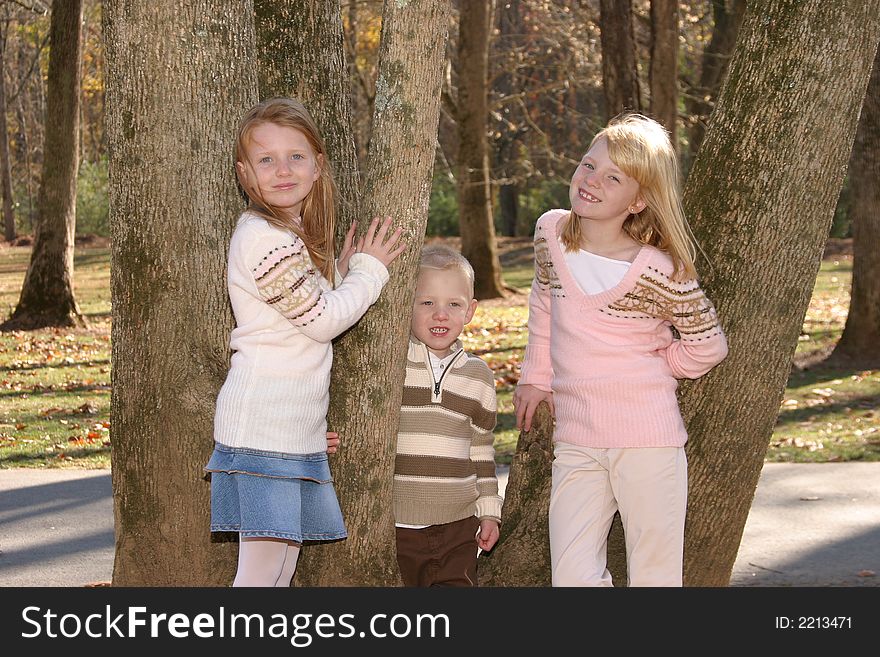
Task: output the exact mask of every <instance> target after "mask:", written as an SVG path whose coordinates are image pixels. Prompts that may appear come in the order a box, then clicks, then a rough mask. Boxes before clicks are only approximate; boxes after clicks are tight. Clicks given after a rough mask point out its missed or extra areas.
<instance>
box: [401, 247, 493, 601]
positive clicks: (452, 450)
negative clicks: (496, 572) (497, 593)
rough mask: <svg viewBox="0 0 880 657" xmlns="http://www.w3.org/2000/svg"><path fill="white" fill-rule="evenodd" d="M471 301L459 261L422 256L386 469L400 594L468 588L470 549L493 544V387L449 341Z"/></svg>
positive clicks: (473, 568) (472, 574) (472, 582)
mask: <svg viewBox="0 0 880 657" xmlns="http://www.w3.org/2000/svg"><path fill="white" fill-rule="evenodd" d="M473 296H474V270H473V268H472V267H471V265H470V263H469V262H468V261H467V260H466V259H465V258H464V257H463V256H462V255H461V254H460V253H458V252H457V251H455V250H454V249H450V248H448V247H445V246H426V247H425V248H424V249H422V254H421V261H420V263H419V277H418V281H417V283H416V294H415V300H414V301H413V314H412V324H411V335H410V341H409V350H408V352H407V363H406V380H405V382H404V388H403V402H402V408H401V413H400V428H399V429H398V434H397V458H396V460H395V464H394V517H395V521H396V525H397V530H396V531H397V563H398V565H399V567H400V572H401V575H402V576H403V583H404V585H405V586H476V585H477V547H479V548H481V549H483V550H491V549H492V547H493V546H494V545H495V542H496V541H497V540H498V526H499V523H500V522H501V501H502V500H501V497H500V496H499V495H498V479H497V478H496V477H495V449H494V447H493V446H492V440H493V434H492V430H493V429H494V428H495V412H496V400H495V381H494V378H493V376H492V370H490V369H489V367H488V366H487V365H486V363H484V362H483V361H482V360H480V359H479V358H477V357H476V356H471V355H470V354H467V353H465V352H464V351H463V350H462V345H461V341H460V340H459V339H458V336H459V335H460V334H461V331H462V329H463V328H464V326H465V324H467V323H468V322H469V321H471V318H472V317H473V316H474V311H475V310H476V308H477V300H476V299H474V298H473ZM478 533H479V537H477V534H478Z"/></svg>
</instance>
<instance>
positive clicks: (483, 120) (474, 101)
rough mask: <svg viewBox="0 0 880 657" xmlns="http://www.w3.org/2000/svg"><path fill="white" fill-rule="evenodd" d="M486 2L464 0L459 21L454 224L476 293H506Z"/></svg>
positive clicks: (488, 6)
mask: <svg viewBox="0 0 880 657" xmlns="http://www.w3.org/2000/svg"><path fill="white" fill-rule="evenodd" d="M491 13H492V12H491V3H490V2H467V1H466V2H462V3H460V9H459V20H458V103H457V108H456V122H457V126H458V160H457V162H458V175H457V176H456V181H455V182H456V188H457V189H456V191H457V196H458V225H459V230H460V232H461V253H462V255H463V256H464V257H465V258H467V259H468V260H469V261H470V263H471V266H473V268H474V277H475V280H474V296H475V297H476V298H477V299H494V298H497V297H502V296H504V287H503V284H502V283H501V262H500V261H499V260H498V246H497V244H496V240H495V222H494V219H493V218H492V188H491V186H490V184H489V148H488V142H487V137H486V133H487V131H488V126H487V120H488V114H489V110H488V82H487V78H488V74H489V26H490V20H489V18H490V16H491Z"/></svg>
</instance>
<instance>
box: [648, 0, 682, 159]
mask: <svg viewBox="0 0 880 657" xmlns="http://www.w3.org/2000/svg"><path fill="white" fill-rule="evenodd" d="M650 78H651V113H652V114H653V115H654V118H655V119H657V120H658V121H660V123H662V124H663V126H664V127H665V128H666V129H667V130H668V131H669V138H670V139H671V140H672V145H673V146H674V147H675V148H676V149H677V148H678V0H651V69H650Z"/></svg>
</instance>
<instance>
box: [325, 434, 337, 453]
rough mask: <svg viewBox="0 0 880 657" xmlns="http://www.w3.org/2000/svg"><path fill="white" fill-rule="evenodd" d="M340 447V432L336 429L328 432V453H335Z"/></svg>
mask: <svg viewBox="0 0 880 657" xmlns="http://www.w3.org/2000/svg"><path fill="white" fill-rule="evenodd" d="M338 449H339V434H338V433H336V432H335V431H328V432H327V453H328V454H335V453H336V450H338Z"/></svg>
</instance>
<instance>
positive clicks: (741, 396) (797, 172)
mask: <svg viewBox="0 0 880 657" xmlns="http://www.w3.org/2000/svg"><path fill="white" fill-rule="evenodd" d="M878 40H880V0H871V2H868V3H864V2H861V1H860V0H847V1H846V2H844V3H836V4H834V5H833V6H832V5H830V4H828V3H825V2H822V1H821V0H809V1H806V2H803V1H798V2H795V1H794V0H762V1H759V2H756V3H755V11H754V12H753V13H750V14H749V15H747V16H746V19H745V23H744V25H743V34H742V36H741V38H740V43H739V44H738V46H737V49H736V52H735V54H734V59H733V62H732V64H731V69H730V74H729V76H728V79H727V82H726V84H725V86H724V91H723V94H722V96H721V99H720V101H719V104H718V108H717V110H716V112H715V117H714V118H713V120H712V125H711V128H710V130H709V132H708V134H707V137H706V142H705V144H704V145H703V148H702V150H701V151H700V155H699V158H698V159H697V162H696V163H695V166H694V170H693V172H692V174H691V176H690V178H689V180H688V184H687V188H686V190H685V202H686V208H687V216H689V217H690V218H691V224H692V226H693V227H694V231H695V233H696V236H697V238H698V241H699V243H700V244H701V245H702V248H703V249H704V250H705V252H706V253H707V255H708V257H709V260H710V261H711V263H712V265H711V266H710V265H708V264H707V263H705V262H703V263H701V264H700V265H699V267H700V270H701V274H702V282H703V286H704V288H705V289H706V290H707V293H708V295H709V297H710V298H711V299H712V300H713V301H714V302H715V305H716V306H717V308H718V311H719V315H720V317H721V321H722V324H723V326H724V329H725V331H726V333H727V336H728V342H729V345H730V355H729V356H728V357H727V359H726V360H725V361H724V362H723V363H722V364H721V365H720V366H719V367H717V368H716V369H714V370H713V371H712V372H710V373H709V374H707V375H706V376H704V377H702V378H701V379H699V380H697V381H696V382H692V383H687V384H682V394H681V404H682V413H683V415H684V418H685V421H686V424H687V427H688V433H689V436H690V440H689V441H688V445H687V451H688V459H689V462H690V473H689V498H688V518H687V524H686V527H685V561H684V566H685V583H686V584H687V585H690V586H724V585H726V584H727V583H728V582H729V580H730V573H731V571H732V569H733V564H734V561H735V560H736V553H737V549H738V547H739V543H740V539H741V538H742V532H743V527H744V526H745V522H746V519H747V517H748V513H749V506H750V505H751V501H752V497H753V496H754V492H755V488H756V486H757V483H758V477H759V476H760V473H761V468H762V467H763V459H764V454H765V452H766V449H767V444H768V442H769V439H770V436H771V435H772V432H773V426H774V423H775V420H776V416H777V413H778V411H779V403H780V401H781V398H782V394H783V393H784V390H785V385H786V381H787V379H788V374H789V372H790V368H791V357H792V355H793V353H794V350H795V347H796V346H797V339H798V335H799V333H800V329H801V326H802V325H803V318H804V314H805V313H806V309H807V305H808V303H809V300H810V294H811V291H812V287H813V282H814V281H815V277H816V272H817V270H818V267H819V262H820V260H821V255H822V250H823V245H824V242H825V239H826V236H827V234H828V229H829V226H830V223H831V218H832V213H833V211H834V202H835V201H836V199H837V191H838V190H839V189H840V185H841V183H842V178H843V170H844V165H845V162H846V158H847V156H848V154H849V150H850V145H851V143H852V138H853V134H854V132H855V128H856V120H857V116H858V108H859V107H860V106H861V102H862V98H863V96H864V91H865V86H866V84H867V81H868V76H869V74H870V70H871V63H872V60H873V55H874V52H875V50H876V47H877V43H878ZM781 72H784V75H783V74H782V73H781ZM818 189H820V190H822V193H821V194H818V195H817V193H816V190H818ZM756 290H760V294H756V293H755V291H756ZM536 430H544V429H540V428H535V427H533V429H532V433H534V432H535V431H536ZM526 438H527V437H526V435H525V434H523V435H521V437H520V443H522V442H523V441H524V440H526ZM517 449H518V452H520V451H522V448H521V447H518V448H517ZM522 467H523V465H521V464H520V462H519V461H517V460H514V463H513V465H512V467H511V472H510V480H509V483H508V488H507V491H508V493H507V494H508V496H511V502H510V503H508V502H507V500H505V508H504V520H505V525H506V524H507V518H508V517H513V518H515V517H516V514H520V513H523V511H522V510H521V509H520V508H518V507H516V506H514V504H513V503H514V501H515V500H517V499H526V500H529V504H532V505H535V504H538V503H539V502H538V501H536V500H535V499H534V495H531V496H530V495H529V494H528V493H529V492H528V491H525V492H520V489H522V488H523V486H524V485H523V484H519V485H516V484H514V488H513V489H511V483H510V482H519V481H523V479H525V477H522V476H520V474H519V473H518V470H519V469H520V468H522ZM545 471H546V472H547V473H548V475H547V476H549V469H548V468H545ZM528 481H529V483H528V486H529V488H530V489H531V490H534V489H535V488H536V487H537V485H538V483H537V482H535V481H534V478H530V479H529V480H528ZM546 490H549V487H548V488H547V489H546ZM517 495H518V496H517ZM541 502H543V499H541ZM510 531H513V530H507V529H505V532H510ZM500 547H505V546H499V548H500ZM499 548H496V549H499ZM623 549H624V548H623V542H622V541H621V540H620V538H619V530H618V531H615V530H614V529H612V538H611V541H610V543H609V569H610V570H611V572H612V574H613V576H614V579H615V581H616V582H618V583H619V582H622V581H624V580H625V572H624V570H623V566H622V565H621V564H623V563H624V562H625V558H624V556H623ZM535 553H536V548H534V546H531V547H529V548H528V549H522V550H519V549H517V550H514V549H505V551H504V552H500V553H499V554H498V555H497V556H495V557H493V558H492V561H493V562H494V561H495V560H496V559H498V558H499V557H503V563H501V564H493V566H492V569H493V572H496V573H515V572H517V571H518V570H519V569H522V570H524V571H526V569H528V568H530V565H529V564H530V562H531V560H532V559H534V554H535ZM548 578H549V574H548ZM505 583H508V584H509V583H513V582H509V581H505ZM516 583H519V582H518V581H517V582H516Z"/></svg>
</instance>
